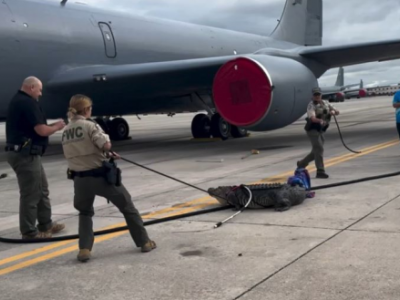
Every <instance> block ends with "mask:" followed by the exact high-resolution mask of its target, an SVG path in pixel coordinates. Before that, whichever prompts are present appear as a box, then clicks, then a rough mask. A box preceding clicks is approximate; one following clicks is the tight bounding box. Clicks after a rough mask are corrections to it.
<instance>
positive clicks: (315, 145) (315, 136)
mask: <svg viewBox="0 0 400 300" xmlns="http://www.w3.org/2000/svg"><path fill="white" fill-rule="evenodd" d="M307 136H308V138H309V140H310V142H311V145H312V149H311V152H310V153H309V154H308V155H307V156H306V157H305V158H303V159H302V160H301V161H299V164H298V166H299V167H300V168H305V167H307V166H308V164H309V163H310V162H312V161H313V160H315V167H316V168H317V172H318V173H324V172H325V167H324V157H323V155H324V144H325V138H324V133H323V132H319V131H317V130H310V131H307Z"/></svg>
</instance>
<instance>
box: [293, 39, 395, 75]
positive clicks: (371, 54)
mask: <svg viewBox="0 0 400 300" xmlns="http://www.w3.org/2000/svg"><path fill="white" fill-rule="evenodd" d="M299 54H300V55H301V56H303V57H305V58H310V59H313V60H316V61H318V62H320V63H322V64H324V65H326V66H328V67H329V68H335V67H341V66H349V65H355V64H361V63H366V62H373V61H385V60H392V59H398V58H400V40H388V41H382V42H370V43H361V44H353V45H343V46H318V47H313V48H303V49H302V50H300V52H299Z"/></svg>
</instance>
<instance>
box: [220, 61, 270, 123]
mask: <svg viewBox="0 0 400 300" xmlns="http://www.w3.org/2000/svg"><path fill="white" fill-rule="evenodd" d="M271 86H272V83H271V81H270V79H269V76H268V73H267V71H266V70H265V69H264V68H263V67H262V66H260V65H259V64H258V63H257V62H255V61H253V60H251V59H248V58H237V59H235V60H232V61H229V62H227V63H226V64H224V65H223V66H222V67H221V68H220V69H219V70H218V72H217V74H216V76H215V78H214V85H213V96H214V102H215V106H216V108H217V110H218V112H219V113H220V114H221V116H222V117H223V118H224V119H225V120H226V121H227V122H229V123H230V124H232V125H236V126H248V125H252V124H255V123H257V122H258V121H259V120H261V119H262V118H263V117H264V116H265V115H266V113H267V111H268V109H269V107H270V105H271V100H272V87H271Z"/></svg>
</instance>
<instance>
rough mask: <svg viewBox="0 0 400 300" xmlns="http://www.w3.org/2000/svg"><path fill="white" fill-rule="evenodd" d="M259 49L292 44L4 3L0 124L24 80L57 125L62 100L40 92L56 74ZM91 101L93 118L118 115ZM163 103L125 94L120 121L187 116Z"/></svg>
mask: <svg viewBox="0 0 400 300" xmlns="http://www.w3.org/2000/svg"><path fill="white" fill-rule="evenodd" d="M266 47H272V48H276V49H287V48H290V47H295V45H293V44H290V43H286V42H280V41H276V40H272V39H271V38H269V37H263V36H258V35H253V34H247V33H241V32H234V31H229V30H224V29H216V28H211V27H206V26H200V25H193V24H187V23H181V22H176V21H169V20H161V19H155V18H148V17H141V16H133V15H129V14H125V13H116V12H112V13H108V12H107V13H106V12H104V11H101V10H98V9H92V8H90V11H89V9H88V8H87V7H85V6H83V5H79V4H74V3H68V2H67V4H66V5H65V6H61V5H60V3H59V2H58V1H51V2H50V1H34V0H32V1H22V0H13V1H9V0H6V2H4V1H3V2H0V78H2V83H3V84H2V88H1V89H0V118H1V119H2V120H4V118H5V117H6V111H7V106H8V102H9V100H10V99H11V98H12V96H13V94H14V93H15V92H16V91H17V89H18V88H19V87H20V85H21V83H22V81H23V79H24V78H26V77H27V76H31V75H33V76H37V77H38V78H40V79H41V80H42V82H43V85H44V90H43V97H42V98H41V103H42V105H43V107H44V109H45V111H46V114H47V117H48V118H60V117H65V112H66V110H67V106H68V102H67V100H68V99H65V98H62V97H60V95H56V94H51V93H49V92H47V91H46V82H48V81H49V80H50V79H51V78H52V77H53V76H54V75H56V74H57V73H58V72H62V71H63V70H67V69H69V68H72V67H76V66H85V65H104V64H108V65H118V64H140V63H148V62H160V61H171V60H183V59H191V58H202V57H213V56H225V55H233V54H234V53H237V54H247V53H253V52H255V51H257V50H259V49H262V48H266ZM93 100H94V102H95V107H94V108H95V113H97V114H98V115H111V114H119V112H118V111H112V108H110V105H106V103H96V99H93ZM167 100H168V99H159V100H157V101H152V102H151V103H150V102H149V103H148V104H143V103H139V101H140V99H136V98H135V95H132V103H131V105H130V108H129V111H125V114H142V113H152V112H170V111H172V112H173V110H174V109H178V110H185V109H186V110H187V111H190V109H191V107H190V103H189V102H187V101H186V102H185V101H182V102H180V101H179V100H176V101H173V102H171V101H167ZM108 101H110V102H111V101H113V99H108ZM135 101H137V102H138V105H137V106H135V105H134V102H135ZM171 103H172V104H171ZM174 106H175V107H174ZM110 109H111V111H110Z"/></svg>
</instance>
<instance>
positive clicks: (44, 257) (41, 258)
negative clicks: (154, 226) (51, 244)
mask: <svg viewBox="0 0 400 300" xmlns="http://www.w3.org/2000/svg"><path fill="white" fill-rule="evenodd" d="M206 206H210V203H203V204H200V205H197V206H193V207H188V208H185V209H184V210H182V212H179V213H171V214H170V215H168V217H172V216H175V215H179V214H185V213H189V212H194V211H197V210H198V209H202V208H204V207H206ZM117 227H118V226H117ZM127 232H128V230H124V231H120V232H115V233H110V234H108V235H105V236H101V237H96V238H95V241H94V243H95V244H97V243H100V242H103V241H106V240H109V239H112V238H115V237H118V236H121V235H123V234H125V233H127ZM72 251H78V245H74V246H71V247H68V248H64V249H61V250H58V251H55V252H52V253H49V254H45V255H42V256H39V257H36V258H33V259H30V260H27V261H24V262H21V263H18V264H15V265H13V266H10V267H8V268H4V269H1V270H0V276H1V275H5V274H9V273H11V272H14V271H17V270H20V269H23V268H26V267H29V266H32V265H36V264H38V263H40V262H43V261H46V260H49V259H52V258H55V257H58V256H61V255H64V254H67V253H70V252H72Z"/></svg>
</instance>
